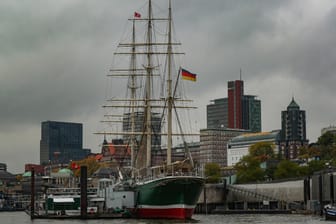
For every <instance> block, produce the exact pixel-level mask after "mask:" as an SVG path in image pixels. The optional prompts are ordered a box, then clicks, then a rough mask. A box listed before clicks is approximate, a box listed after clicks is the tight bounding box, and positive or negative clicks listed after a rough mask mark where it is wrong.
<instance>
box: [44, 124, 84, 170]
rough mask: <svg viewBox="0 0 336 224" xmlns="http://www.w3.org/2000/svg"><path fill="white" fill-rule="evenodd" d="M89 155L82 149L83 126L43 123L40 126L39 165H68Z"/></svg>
mask: <svg viewBox="0 0 336 224" xmlns="http://www.w3.org/2000/svg"><path fill="white" fill-rule="evenodd" d="M88 154H90V150H89V149H83V125H82V124H79V123H69V122H58V121H44V122H42V124H41V140H40V164H41V165H46V164H48V163H69V162H70V161H71V160H81V159H83V158H85V157H86V156H87V155H88Z"/></svg>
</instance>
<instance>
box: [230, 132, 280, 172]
mask: <svg viewBox="0 0 336 224" xmlns="http://www.w3.org/2000/svg"><path fill="white" fill-rule="evenodd" d="M259 142H269V143H271V144H273V145H274V153H275V155H277V154H278V153H279V143H280V130H275V131H271V132H259V133H249V134H242V135H239V136H237V137H234V138H232V139H231V140H230V141H229V142H228V146H227V165H228V166H234V165H235V164H236V163H237V162H239V161H240V160H241V159H242V158H243V156H246V155H248V154H249V148H250V147H251V145H253V144H256V143H259Z"/></svg>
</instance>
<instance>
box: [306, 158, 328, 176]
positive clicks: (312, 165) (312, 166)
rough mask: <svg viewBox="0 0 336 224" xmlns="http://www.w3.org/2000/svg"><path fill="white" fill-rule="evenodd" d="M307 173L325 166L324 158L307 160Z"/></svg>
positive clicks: (310, 173)
mask: <svg viewBox="0 0 336 224" xmlns="http://www.w3.org/2000/svg"><path fill="white" fill-rule="evenodd" d="M308 168H309V175H312V174H313V173H314V172H316V171H320V170H323V169H325V168H326V165H325V161H324V160H312V161H310V162H308Z"/></svg>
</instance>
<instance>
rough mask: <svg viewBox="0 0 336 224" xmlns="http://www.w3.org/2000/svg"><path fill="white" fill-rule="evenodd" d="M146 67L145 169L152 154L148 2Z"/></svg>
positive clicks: (150, 35) (149, 19)
mask: <svg viewBox="0 0 336 224" xmlns="http://www.w3.org/2000/svg"><path fill="white" fill-rule="evenodd" d="M146 43H147V65H146V67H145V68H146V71H147V74H146V93H145V111H146V167H150V166H151V152H152V122H151V120H152V114H151V113H152V110H151V85H152V82H151V78H152V70H153V66H152V60H151V57H152V55H151V52H152V1H151V0H148V24H147V41H146Z"/></svg>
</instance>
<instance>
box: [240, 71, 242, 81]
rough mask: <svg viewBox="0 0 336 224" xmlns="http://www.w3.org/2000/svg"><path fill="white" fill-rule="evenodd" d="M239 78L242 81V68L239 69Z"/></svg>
mask: <svg viewBox="0 0 336 224" xmlns="http://www.w3.org/2000/svg"><path fill="white" fill-rule="evenodd" d="M239 80H240V81H241V80H242V69H241V68H240V70H239Z"/></svg>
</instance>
